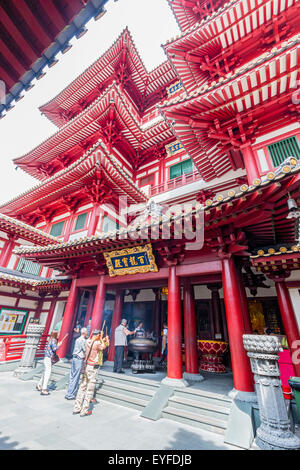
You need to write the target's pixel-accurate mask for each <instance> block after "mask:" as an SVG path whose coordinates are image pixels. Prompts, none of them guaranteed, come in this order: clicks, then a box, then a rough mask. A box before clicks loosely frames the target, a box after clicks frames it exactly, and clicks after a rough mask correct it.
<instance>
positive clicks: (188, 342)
mask: <svg viewBox="0 0 300 470" xmlns="http://www.w3.org/2000/svg"><path fill="white" fill-rule="evenodd" d="M183 311H184V344H185V377H186V378H192V377H189V376H188V375H187V374H193V376H196V377H195V379H196V378H197V379H198V380H199V379H201V376H200V375H199V366H198V352H197V328H196V312H195V299H194V288H193V286H192V285H191V282H190V280H189V279H184V284H183Z"/></svg>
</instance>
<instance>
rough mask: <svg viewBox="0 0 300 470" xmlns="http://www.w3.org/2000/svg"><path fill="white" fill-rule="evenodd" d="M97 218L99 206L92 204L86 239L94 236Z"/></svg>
mask: <svg viewBox="0 0 300 470" xmlns="http://www.w3.org/2000/svg"><path fill="white" fill-rule="evenodd" d="M99 217H100V206H99V204H94V206H93V209H92V213H91V218H90V221H89V226H88V233H87V236H88V237H91V236H93V235H95V232H96V229H97V225H98V222H99Z"/></svg>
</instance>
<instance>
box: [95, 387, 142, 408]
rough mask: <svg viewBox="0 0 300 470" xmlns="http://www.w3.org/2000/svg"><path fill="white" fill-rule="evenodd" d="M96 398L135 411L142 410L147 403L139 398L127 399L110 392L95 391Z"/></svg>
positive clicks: (124, 396)
mask: <svg viewBox="0 0 300 470" xmlns="http://www.w3.org/2000/svg"><path fill="white" fill-rule="evenodd" d="M96 396H97V397H98V398H99V399H102V400H106V401H110V402H112V403H116V404H117V405H121V406H126V407H129V408H134V409H135V410H140V411H141V410H143V409H144V408H145V406H146V405H147V403H148V401H147V400H143V399H141V398H135V397H129V396H126V395H123V394H121V393H116V392H112V391H111V390H103V389H102V388H100V389H99V390H97V393H96Z"/></svg>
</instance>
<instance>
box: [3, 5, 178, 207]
mask: <svg viewBox="0 0 300 470" xmlns="http://www.w3.org/2000/svg"><path fill="white" fill-rule="evenodd" d="M106 9H107V13H106V14H105V15H104V16H103V17H102V18H101V19H100V20H98V21H96V22H95V21H94V20H91V21H90V22H89V23H88V24H87V28H88V32H87V34H85V36H83V37H82V38H81V39H79V40H77V39H74V40H73V41H72V44H73V47H72V49H71V50H70V51H69V52H67V53H66V54H64V55H62V54H59V55H58V56H57V58H58V59H59V62H58V63H57V65H55V66H54V67H53V68H51V69H48V70H47V73H46V76H45V77H44V78H42V79H41V80H39V81H35V86H34V88H33V89H32V90H30V91H29V92H27V93H26V94H25V97H24V98H23V99H22V101H20V102H19V103H17V104H16V106H15V108H14V109H13V110H11V111H9V113H8V114H7V116H6V117H5V118H4V119H2V120H0V204H3V203H5V202H7V201H8V200H10V199H11V198H13V197H15V196H17V195H18V194H20V193H22V192H23V191H26V190H27V189H30V188H31V187H32V186H34V185H35V184H36V183H37V182H38V181H37V180H35V179H34V178H32V177H31V176H29V175H27V174H26V173H24V172H23V171H22V170H20V169H18V170H17V171H16V170H15V166H14V164H13V162H12V159H13V158H16V157H20V156H21V155H24V154H25V153H27V152H28V151H30V150H31V149H33V148H34V147H36V146H37V145H39V144H40V143H41V142H42V141H43V140H45V139H47V138H48V137H49V136H50V135H51V134H53V133H54V132H55V131H56V130H57V128H56V126H54V124H52V123H51V122H50V121H49V120H48V119H47V118H46V117H44V116H42V115H41V114H40V111H39V110H38V108H39V106H41V105H42V104H44V103H46V102H47V101H49V100H50V99H51V98H53V97H54V96H55V95H56V94H57V93H59V92H60V90H62V89H63V88H65V87H66V86H67V85H68V84H69V83H70V82H71V81H72V80H73V79H74V78H76V77H77V76H78V75H79V74H80V73H81V72H82V71H83V70H85V69H86V68H87V67H88V66H89V65H90V64H91V63H92V62H94V61H95V60H96V59H97V58H98V57H99V56H101V55H102V54H103V52H105V51H106V49H108V48H109V47H110V46H111V44H112V43H113V42H114V41H115V39H116V38H117V36H118V35H119V34H120V32H121V31H122V30H123V29H124V28H125V27H126V26H128V27H129V30H130V31H131V34H132V36H133V39H134V42H135V44H136V46H137V49H138V51H139V53H140V56H141V58H142V60H143V61H144V64H145V66H146V68H147V69H148V70H151V69H153V68H154V67H156V66H157V65H159V64H160V63H161V62H163V61H164V60H166V56H165V53H164V51H163V49H162V47H161V44H164V43H165V42H166V40H167V39H170V38H171V37H174V36H175V35H177V34H179V28H178V26H177V23H176V21H175V18H174V16H173V14H172V12H171V10H170V7H169V5H168V3H167V1H166V0H118V1H117V2H113V0H110V1H109V2H108V3H107V4H106Z"/></svg>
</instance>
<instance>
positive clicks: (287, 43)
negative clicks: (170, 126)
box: [157, 34, 300, 108]
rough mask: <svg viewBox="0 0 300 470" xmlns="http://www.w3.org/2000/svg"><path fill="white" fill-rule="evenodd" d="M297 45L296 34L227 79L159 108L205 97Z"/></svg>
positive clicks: (299, 36)
mask: <svg viewBox="0 0 300 470" xmlns="http://www.w3.org/2000/svg"><path fill="white" fill-rule="evenodd" d="M297 44H300V34H296V35H295V36H293V37H292V38H289V39H288V40H284V41H282V43H281V47H278V48H276V47H274V48H273V49H272V50H271V51H268V52H264V53H263V54H261V55H260V56H258V57H257V58H255V60H253V61H251V62H249V63H247V64H245V65H243V66H242V67H239V68H237V69H236V70H235V72H234V73H232V72H230V73H229V74H228V76H227V77H226V78H223V77H220V78H219V80H218V82H216V81H213V82H212V84H211V85H210V86H209V85H207V84H206V85H202V86H201V87H200V88H198V89H197V90H195V91H193V92H191V93H190V94H188V93H186V92H185V93H182V94H181V95H178V96H177V97H176V98H174V99H173V100H165V101H164V102H163V103H162V104H161V105H160V104H157V107H158V108H166V107H167V106H172V105H174V104H178V103H183V102H187V101H188V100H192V99H194V98H197V97H198V96H203V95H205V94H206V93H208V92H210V91H212V90H215V89H218V88H220V87H222V86H223V85H226V84H227V83H228V82H232V81H233V80H234V79H236V78H238V77H240V76H242V75H244V74H245V73H248V72H250V71H251V70H253V69H255V68H257V67H258V66H259V65H261V64H263V63H266V62H269V61H270V60H272V59H273V58H274V57H276V56H278V55H280V54H282V53H283V52H285V51H287V50H289V49H291V48H292V47H293V46H295V45H297Z"/></svg>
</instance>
